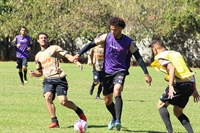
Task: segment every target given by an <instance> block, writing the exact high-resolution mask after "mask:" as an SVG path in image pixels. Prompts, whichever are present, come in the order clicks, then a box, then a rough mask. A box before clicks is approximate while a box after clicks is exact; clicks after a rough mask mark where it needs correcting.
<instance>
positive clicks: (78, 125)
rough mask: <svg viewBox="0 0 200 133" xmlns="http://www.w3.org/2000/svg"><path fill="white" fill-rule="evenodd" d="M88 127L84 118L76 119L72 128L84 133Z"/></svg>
mask: <svg viewBox="0 0 200 133" xmlns="http://www.w3.org/2000/svg"><path fill="white" fill-rule="evenodd" d="M87 128H88V125H87V122H86V121H84V120H77V121H76V122H75V123H74V130H75V131H77V132H79V133H85V132H86V130H87Z"/></svg>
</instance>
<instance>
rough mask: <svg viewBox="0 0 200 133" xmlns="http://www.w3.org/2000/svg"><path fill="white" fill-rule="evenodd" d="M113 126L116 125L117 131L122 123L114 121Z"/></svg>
mask: <svg viewBox="0 0 200 133" xmlns="http://www.w3.org/2000/svg"><path fill="white" fill-rule="evenodd" d="M115 127H116V130H117V131H120V129H121V127H122V125H121V123H119V122H116V123H115Z"/></svg>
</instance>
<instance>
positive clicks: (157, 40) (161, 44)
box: [149, 37, 165, 47]
mask: <svg viewBox="0 0 200 133" xmlns="http://www.w3.org/2000/svg"><path fill="white" fill-rule="evenodd" d="M155 43H157V44H158V45H159V46H161V47H165V45H164V43H163V40H162V39H161V38H160V37H154V38H152V41H151V43H150V45H149V47H152V45H154V44H155Z"/></svg>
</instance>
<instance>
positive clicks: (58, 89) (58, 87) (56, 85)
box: [43, 77, 68, 100]
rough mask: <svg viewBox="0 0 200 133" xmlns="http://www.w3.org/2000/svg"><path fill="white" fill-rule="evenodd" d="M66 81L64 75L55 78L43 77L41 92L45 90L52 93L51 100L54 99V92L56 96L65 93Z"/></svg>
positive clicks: (66, 88)
mask: <svg viewBox="0 0 200 133" xmlns="http://www.w3.org/2000/svg"><path fill="white" fill-rule="evenodd" d="M67 90H68V83H67V80H66V77H63V78H57V79H44V81H43V94H45V93H46V92H52V93H53V95H54V96H53V100H54V99H55V93H57V96H60V95H67Z"/></svg>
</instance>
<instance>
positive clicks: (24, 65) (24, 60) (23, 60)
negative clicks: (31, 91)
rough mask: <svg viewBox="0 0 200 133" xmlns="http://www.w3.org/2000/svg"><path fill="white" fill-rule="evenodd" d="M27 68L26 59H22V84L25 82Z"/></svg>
mask: <svg viewBox="0 0 200 133" xmlns="http://www.w3.org/2000/svg"><path fill="white" fill-rule="evenodd" d="M27 66H28V59H27V58H23V59H22V68H23V72H24V83H26V82H27Z"/></svg>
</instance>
